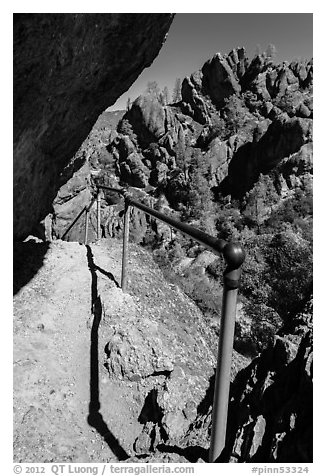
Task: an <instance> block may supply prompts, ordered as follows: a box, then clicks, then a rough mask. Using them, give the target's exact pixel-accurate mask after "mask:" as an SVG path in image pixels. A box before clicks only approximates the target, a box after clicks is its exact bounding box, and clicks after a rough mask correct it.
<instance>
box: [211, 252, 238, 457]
mask: <svg viewBox="0 0 326 476" xmlns="http://www.w3.org/2000/svg"><path fill="white" fill-rule="evenodd" d="M223 254H224V258H225V260H226V262H227V268H226V270H225V272H224V291H223V304H222V316H221V328H220V337H219V346H218V357H217V366H216V378H215V391H214V402H213V410H212V433H211V444H210V450H209V462H210V463H213V462H214V461H215V460H216V459H217V458H218V457H219V456H220V454H221V452H222V450H223V449H224V446H225V436H226V425H227V416H228V405H229V391H230V377H231V363H232V350H233V339H234V326H235V315H236V305H237V293H238V282H239V278H240V266H241V264H242V263H243V260H244V252H243V250H242V248H241V246H240V245H237V244H231V243H230V244H228V245H227V246H226V247H225V249H224V250H223ZM234 268H235V269H234Z"/></svg>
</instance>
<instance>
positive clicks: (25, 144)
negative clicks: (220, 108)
mask: <svg viewBox="0 0 326 476" xmlns="http://www.w3.org/2000/svg"><path fill="white" fill-rule="evenodd" d="M172 19H173V15H171V14H155V13H151V14H144V13H140V14H129V13H128V14H118V13H113V14H93V13H92V14H81V13H79V14H15V15H14V238H15V239H23V238H25V237H26V235H27V234H28V233H29V232H30V231H31V229H32V228H33V226H34V225H36V224H37V223H38V222H39V221H40V220H41V219H42V218H44V216H45V215H46V214H47V213H49V212H50V211H51V203H52V201H53V199H54V197H55V195H56V192H57V191H58V188H59V187H60V186H61V185H63V184H64V183H65V182H66V181H67V180H68V179H69V178H70V177H71V175H72V173H73V172H74V171H75V167H76V166H78V165H80V164H77V163H76V162H74V163H73V164H71V166H68V163H69V161H70V159H71V157H72V156H73V154H74V153H75V152H76V151H77V149H78V147H79V146H80V145H81V143H82V141H83V140H84V139H85V137H86V136H87V134H88V132H89V131H90V129H91V127H92V126H93V124H94V122H95V120H96V118H97V117H98V115H99V114H100V113H101V112H102V111H103V110H104V109H105V108H107V107H108V106H110V105H112V104H114V102H115V101H116V99H117V98H118V97H119V96H120V95H121V94H122V93H123V92H125V91H126V90H127V89H128V88H129V87H130V85H131V84H132V83H133V82H134V81H135V80H136V78H137V77H138V75H139V74H140V73H141V71H142V70H143V69H144V68H146V67H148V66H149V65H150V64H151V63H152V61H153V59H154V58H155V57H156V56H157V54H158V52H159V50H160V48H161V46H162V43H163V42H164V39H165V36H166V33H167V31H168V29H169V26H170V24H171V21H172Z"/></svg>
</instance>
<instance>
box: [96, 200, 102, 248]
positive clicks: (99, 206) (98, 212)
mask: <svg viewBox="0 0 326 476" xmlns="http://www.w3.org/2000/svg"><path fill="white" fill-rule="evenodd" d="M100 238H101V192H99V193H98V194H97V239H98V240H99V239H100Z"/></svg>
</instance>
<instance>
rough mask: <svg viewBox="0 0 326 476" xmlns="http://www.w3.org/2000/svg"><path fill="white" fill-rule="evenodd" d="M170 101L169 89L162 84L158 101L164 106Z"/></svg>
mask: <svg viewBox="0 0 326 476" xmlns="http://www.w3.org/2000/svg"><path fill="white" fill-rule="evenodd" d="M169 102H170V94H169V90H168V88H167V87H166V86H164V88H163V91H162V92H161V93H160V103H161V104H162V105H163V106H166V105H167V104H169Z"/></svg>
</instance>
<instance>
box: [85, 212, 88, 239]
mask: <svg viewBox="0 0 326 476" xmlns="http://www.w3.org/2000/svg"><path fill="white" fill-rule="evenodd" d="M87 240H88V209H86V212H85V240H84V241H85V245H87Z"/></svg>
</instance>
